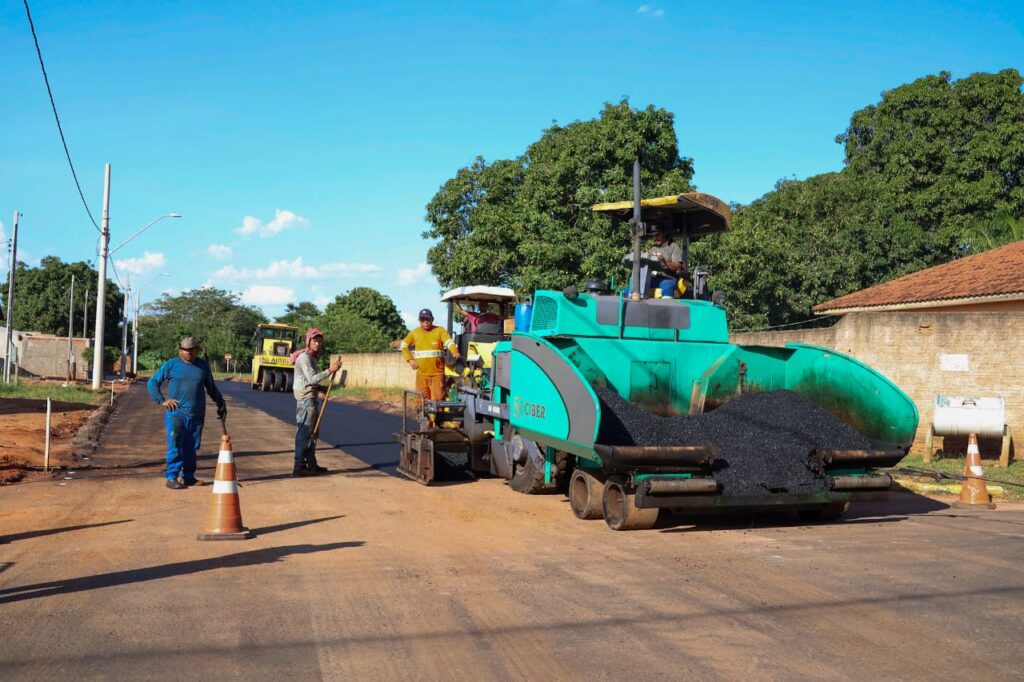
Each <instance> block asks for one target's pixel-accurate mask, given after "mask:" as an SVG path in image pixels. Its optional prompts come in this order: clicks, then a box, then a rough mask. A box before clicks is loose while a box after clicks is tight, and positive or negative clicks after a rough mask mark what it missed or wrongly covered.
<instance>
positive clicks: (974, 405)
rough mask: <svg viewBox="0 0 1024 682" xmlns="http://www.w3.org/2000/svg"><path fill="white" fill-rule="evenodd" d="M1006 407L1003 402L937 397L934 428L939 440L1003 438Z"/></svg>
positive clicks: (933, 420)
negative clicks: (972, 435) (969, 436)
mask: <svg viewBox="0 0 1024 682" xmlns="http://www.w3.org/2000/svg"><path fill="white" fill-rule="evenodd" d="M1005 423H1006V405H1005V402H1004V401H1003V399H1002V398H972V397H968V396H959V397H958V396H947V395H937V396H935V416H934V417H933V418H932V428H933V429H934V430H935V435H937V436H966V435H968V434H972V433H973V434H975V435H977V436H979V437H990V438H991V437H1002V435H1003V426H1004V425H1005Z"/></svg>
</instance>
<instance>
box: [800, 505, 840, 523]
mask: <svg viewBox="0 0 1024 682" xmlns="http://www.w3.org/2000/svg"><path fill="white" fill-rule="evenodd" d="M849 508H850V503H849V502H830V503H829V504H823V505H822V506H821V507H820V508H819V509H802V510H800V511H798V512H797V513H796V516H797V518H798V519H800V520H801V521H804V522H807V523H815V522H819V523H828V522H830V521H838V520H839V519H841V518H842V517H843V514H845V513H846V510H847V509H849Z"/></svg>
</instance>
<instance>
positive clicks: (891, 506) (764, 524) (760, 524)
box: [656, 493, 949, 533]
mask: <svg viewBox="0 0 1024 682" xmlns="http://www.w3.org/2000/svg"><path fill="white" fill-rule="evenodd" d="M942 509H949V505H948V504H945V503H944V502H939V501H938V500H933V499H931V498H930V497H924V496H923V495H917V494H914V493H901V494H898V495H894V496H893V497H891V498H890V499H888V500H885V501H881V502H854V503H852V504H851V505H850V509H849V511H847V512H846V514H845V515H844V516H843V518H841V519H839V520H838V521H824V522H817V521H804V520H800V519H798V518H796V517H795V516H794V515H793V514H788V513H784V512H771V513H754V512H746V513H744V512H735V513H731V514H722V513H718V514H716V515H713V516H712V515H700V514H683V513H678V514H673V513H671V512H664V511H663V512H662V514H661V516H659V517H658V525H657V526H656V528H660V529H661V532H662V533H699V532H705V531H715V530H737V529H743V528H780V527H781V528H786V527H793V526H807V525H820V524H822V523H825V524H842V525H858V524H875V523H898V522H900V521H907V520H908V519H910V518H911V517H912V516H919V515H925V514H931V513H933V512H936V511H939V510H942Z"/></svg>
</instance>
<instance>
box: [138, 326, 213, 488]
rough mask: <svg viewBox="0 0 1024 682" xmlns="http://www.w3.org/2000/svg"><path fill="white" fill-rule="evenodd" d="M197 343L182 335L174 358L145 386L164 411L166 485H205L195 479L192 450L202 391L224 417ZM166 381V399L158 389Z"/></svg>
mask: <svg viewBox="0 0 1024 682" xmlns="http://www.w3.org/2000/svg"><path fill="white" fill-rule="evenodd" d="M198 352H199V344H197V343H196V342H195V339H193V338H192V337H191V336H186V337H185V338H183V339H182V340H181V342H180V343H179V344H178V357H176V358H174V359H172V360H168V361H167V362H165V363H164V364H162V365H161V366H160V369H158V370H157V371H156V374H154V375H153V376H152V377H150V379H149V382H148V383H147V384H146V388H147V389H148V390H149V395H150V397H151V398H153V400H155V401H156V403H157V404H158V405H161V406H162V407H163V408H164V409H165V410H167V415H166V416H165V418H164V424H165V426H166V427H167V468H166V469H165V470H164V475H165V476H166V477H167V487H168V488H171V489H172V490H181V489H182V488H185V487H187V486H190V485H205V482H204V481H200V480H198V479H196V453H197V452H199V444H200V442H201V441H202V438H203V421H204V419H205V417H206V394H209V395H210V397H211V398H213V401H214V402H215V403H217V417H218V418H219V419H224V417H226V416H227V413H228V407H227V405H225V404H224V396H222V395H221V394H220V391H219V390H217V386H216V385H214V383H213V374H212V373H211V372H210V365H209V364H207V362H206V361H205V360H202V359H200V358H199V357H197V353H198ZM165 381H166V382H167V398H166V399H165V398H164V396H163V393H162V392H161V390H160V388H161V386H162V385H163V383H164V382H165Z"/></svg>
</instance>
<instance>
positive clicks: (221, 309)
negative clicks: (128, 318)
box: [139, 288, 267, 370]
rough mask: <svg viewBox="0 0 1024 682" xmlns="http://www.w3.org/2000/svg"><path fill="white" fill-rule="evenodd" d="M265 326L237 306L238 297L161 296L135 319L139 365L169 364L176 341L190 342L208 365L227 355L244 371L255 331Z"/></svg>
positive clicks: (212, 292) (200, 292)
mask: <svg viewBox="0 0 1024 682" xmlns="http://www.w3.org/2000/svg"><path fill="white" fill-rule="evenodd" d="M266 321H267V319H266V317H264V316H263V313H261V312H260V311H259V310H258V309H256V308H253V307H251V306H246V305H243V304H242V303H241V302H240V298H239V296H238V294H234V293H231V292H229V291H224V290H222V289H213V288H203V289H192V290H190V291H184V292H182V293H181V294H180V295H178V296H171V295H170V294H164V295H163V296H161V297H160V298H159V299H157V300H156V301H153V302H152V303H149V304H147V305H146V306H145V314H144V315H141V316H140V318H139V336H140V338H139V357H140V361H141V360H142V359H144V358H145V359H152V361H157V362H162V361H164V360H168V359H170V358H173V357H175V356H177V354H178V341H179V340H180V339H181V338H182V337H183V336H193V337H195V338H196V340H197V341H198V342H199V343H200V344H201V345H202V347H203V352H204V354H205V356H206V358H207V359H208V360H210V361H211V362H213V363H222V362H223V359H224V354H225V353H231V354H232V355H233V357H234V359H235V360H237V361H239V362H240V363H241V364H240V367H243V368H245V367H247V366H248V365H249V363H250V362H251V361H252V355H253V351H254V349H255V341H254V340H253V338H254V334H255V332H256V326H257V325H258V324H260V323H263V322H266ZM145 369H149V370H152V369H156V367H149V366H147V367H145Z"/></svg>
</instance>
